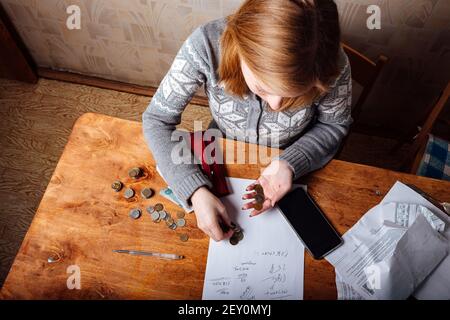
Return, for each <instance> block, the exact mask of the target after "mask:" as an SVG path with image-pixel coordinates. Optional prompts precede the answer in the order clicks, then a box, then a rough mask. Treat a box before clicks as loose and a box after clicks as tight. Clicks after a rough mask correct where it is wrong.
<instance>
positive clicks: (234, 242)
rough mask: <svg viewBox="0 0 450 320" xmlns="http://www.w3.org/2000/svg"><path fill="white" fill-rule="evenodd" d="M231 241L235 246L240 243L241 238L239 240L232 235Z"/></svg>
mask: <svg viewBox="0 0 450 320" xmlns="http://www.w3.org/2000/svg"><path fill="white" fill-rule="evenodd" d="M230 243H231V244H232V245H233V246H235V245H237V244H238V243H239V240H238V239H237V238H235V237H231V238H230Z"/></svg>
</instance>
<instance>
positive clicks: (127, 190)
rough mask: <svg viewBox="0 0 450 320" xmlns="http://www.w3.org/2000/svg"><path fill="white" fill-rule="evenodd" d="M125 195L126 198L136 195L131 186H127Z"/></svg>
mask: <svg viewBox="0 0 450 320" xmlns="http://www.w3.org/2000/svg"><path fill="white" fill-rule="evenodd" d="M123 196H124V197H125V199H131V198H133V197H134V190H133V189H131V188H127V189H126V190H125V192H124V193H123Z"/></svg>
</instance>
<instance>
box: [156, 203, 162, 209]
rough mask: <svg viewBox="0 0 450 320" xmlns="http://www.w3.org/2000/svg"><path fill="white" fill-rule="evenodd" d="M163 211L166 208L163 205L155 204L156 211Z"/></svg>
mask: <svg viewBox="0 0 450 320" xmlns="http://www.w3.org/2000/svg"><path fill="white" fill-rule="evenodd" d="M162 209H164V206H163V205H162V203H157V204H155V210H156V211H161V210H162Z"/></svg>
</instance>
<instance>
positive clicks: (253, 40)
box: [218, 0, 340, 110]
mask: <svg viewBox="0 0 450 320" xmlns="http://www.w3.org/2000/svg"><path fill="white" fill-rule="evenodd" d="M220 45H221V60H220V64H219V70H218V73H219V78H220V82H221V84H222V85H223V86H224V88H225V90H226V91H227V92H229V93H230V94H232V95H234V96H237V97H240V98H242V97H243V96H244V95H245V94H247V93H249V91H250V90H249V88H248V86H247V84H246V82H245V79H244V76H243V74H242V71H241V62H240V61H241V59H243V60H244V61H245V63H246V64H247V65H248V67H249V68H250V70H251V71H252V73H253V74H254V75H255V76H256V77H257V78H258V79H259V80H260V81H261V82H263V83H264V84H265V85H266V86H268V87H269V88H271V89H273V90H274V91H275V92H288V91H295V92H304V94H302V95H301V96H298V97H295V98H283V99H282V106H281V108H280V109H279V110H285V109H288V108H290V107H294V106H295V107H297V106H305V105H308V104H311V103H312V102H313V101H314V100H315V99H317V98H318V97H319V96H321V95H323V94H324V93H326V92H327V91H328V89H329V84H330V82H331V81H332V80H333V79H334V78H335V77H336V76H337V75H338V71H339V70H338V69H339V68H338V55H339V48H340V29H339V17H338V12H337V8H336V4H335V3H334V1H333V0H247V1H245V2H244V3H243V4H242V5H241V6H240V7H239V9H238V10H237V11H236V13H234V14H232V15H230V16H228V17H227V25H226V28H225V30H224V32H223V34H222V36H221V39H220Z"/></svg>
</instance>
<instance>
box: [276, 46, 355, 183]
mask: <svg viewBox="0 0 450 320" xmlns="http://www.w3.org/2000/svg"><path fill="white" fill-rule="evenodd" d="M344 55H345V54H344ZM341 70H342V71H341V73H340V75H339V76H338V78H337V80H336V82H335V83H334V85H333V86H332V88H331V91H330V92H328V93H327V94H326V95H325V96H324V97H323V98H321V99H320V101H319V103H318V104H317V105H316V107H317V109H316V112H317V115H318V117H317V122H316V123H315V124H314V125H313V126H312V127H311V128H310V129H309V130H308V131H307V132H306V133H305V134H303V135H302V136H301V137H300V138H299V139H298V140H297V141H295V142H294V143H293V144H291V145H290V146H289V147H287V148H286V149H285V150H284V151H283V152H282V153H281V155H280V156H279V157H277V158H278V159H281V160H286V161H287V162H288V164H289V166H290V167H291V169H292V170H293V172H294V180H295V179H297V178H299V177H301V176H303V175H305V174H307V173H309V172H311V171H314V170H316V169H319V168H321V167H323V166H325V165H326V164H327V163H328V162H329V161H330V160H331V159H332V158H333V156H334V155H335V154H336V152H337V150H338V149H339V145H340V143H341V142H342V140H343V138H344V137H345V136H346V135H347V133H348V131H349V128H350V124H351V123H352V118H351V99H352V82H351V71H350V64H349V62H348V58H347V57H346V56H345V65H344V67H343V68H342V69H341Z"/></svg>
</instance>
